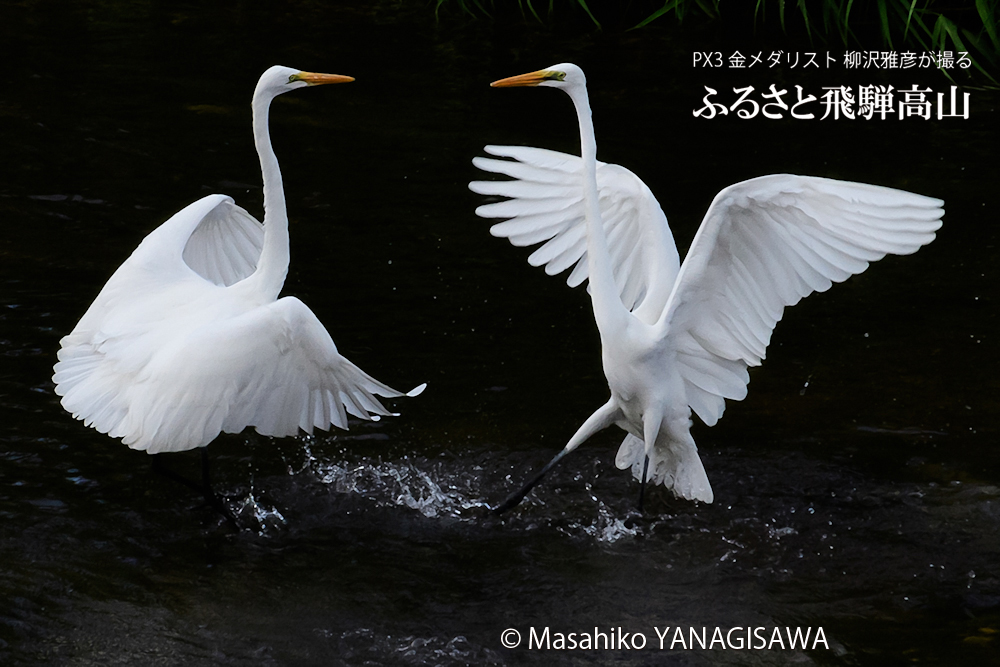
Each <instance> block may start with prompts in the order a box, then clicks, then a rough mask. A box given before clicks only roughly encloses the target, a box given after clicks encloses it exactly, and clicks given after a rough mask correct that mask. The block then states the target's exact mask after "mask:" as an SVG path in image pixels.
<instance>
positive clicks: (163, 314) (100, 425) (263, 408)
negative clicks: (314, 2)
mask: <svg viewBox="0 0 1000 667" xmlns="http://www.w3.org/2000/svg"><path fill="white" fill-rule="evenodd" d="M351 80H352V79H351V78H350V77H339V76H337V75H325V74H312V73H308V72H299V71H298V70H294V69H289V68H287V67H272V68H271V69H269V70H267V71H266V72H265V73H264V74H263V75H262V76H261V78H260V81H259V82H258V84H257V88H256V90H255V92H254V96H253V130H254V139H255V143H256V146H257V152H258V155H259V156H260V162H261V172H262V176H263V182H264V209H265V214H264V223H263V224H261V223H260V222H258V221H257V220H255V219H254V218H253V217H252V216H251V215H250V214H248V213H247V212H246V211H244V210H243V209H242V208H240V207H239V206H236V204H234V203H233V200H232V199H230V198H229V197H226V196H224V195H209V196H207V197H204V198H203V199H200V200H198V201H196V202H194V203H193V204H191V205H189V206H187V207H186V208H184V209H183V210H181V211H179V212H178V213H177V214H175V215H174V216H173V217H171V218H170V219H169V220H167V221H166V222H165V223H163V224H162V225H160V227H158V228H157V229H155V230H154V231H153V232H151V233H150V234H149V235H148V236H147V237H146V238H145V239H143V241H142V243H140V244H139V247H138V248H136V250H135V252H133V253H132V255H131V256H130V257H129V258H128V259H127V260H126V261H125V263H124V264H122V265H121V266H120V267H119V268H118V270H117V271H115V273H114V275H112V276H111V279H110V280H108V282H107V284H106V285H105V286H104V288H103V289H102V290H101V292H100V294H99V295H98V296H97V299H96V300H95V301H94V303H93V304H91V306H90V308H89V309H88V310H87V312H86V313H85V314H84V316H83V318H82V319H81V320H80V322H79V323H78V324H77V325H76V328H74V329H73V331H72V333H70V334H69V335H68V336H66V337H64V338H63V339H62V341H61V349H60V350H59V361H58V363H56V365H55V375H54V377H53V380H54V381H55V383H56V393H57V394H59V395H60V396H62V405H63V407H64V408H66V410H68V411H69V412H71V413H72V414H73V416H74V417H76V418H77V419H81V420H83V421H84V422H85V423H86V424H87V425H88V426H93V427H94V428H95V429H97V430H98V431H100V432H101V433H107V434H108V435H110V436H111V437H114V438H121V439H122V441H123V442H124V443H125V444H127V445H128V446H129V447H132V448H133V449H139V450H145V451H147V452H149V453H150V454H155V453H158V452H169V451H183V450H187V449H193V448H196V447H204V446H205V445H207V444H208V443H209V442H211V441H212V440H214V439H215V437H216V436H217V435H219V433H220V432H226V433H239V432H241V431H242V430H243V429H245V428H246V427H247V426H254V427H255V428H256V430H257V431H258V432H259V433H261V434H263V435H269V436H288V435H294V434H296V433H298V431H299V429H302V430H303V431H306V432H307V433H311V432H312V431H313V428H321V429H329V428H330V425H331V424H333V425H335V426H338V427H340V428H347V414H346V413H350V414H352V415H354V416H356V417H359V418H362V419H378V418H379V417H378V416H379V415H388V414H390V413H389V411H388V410H386V409H385V407H383V406H382V404H381V403H380V402H379V401H378V399H377V398H375V396H376V395H378V396H384V397H397V396H402V394H401V393H400V392H398V391H396V390H394V389H392V388H390V387H388V386H386V385H384V384H382V383H381V382H378V381H377V380H375V379H373V378H372V377H370V376H369V375H367V374H366V373H364V372H363V371H362V370H361V369H359V368H358V367H357V366H355V365H354V364H352V363H351V362H350V361H348V360H347V359H345V358H344V357H343V356H341V355H340V353H339V352H338V351H337V347H336V346H335V345H334V343H333V340H332V339H331V338H330V334H329V333H327V331H326V329H325V328H324V327H323V325H322V324H321V323H320V322H319V320H318V319H317V318H316V316H315V315H314V314H313V313H312V311H311V310H309V308H308V307H307V306H306V305H305V304H303V303H302V302H301V301H299V300H298V299H296V298H294V297H284V298H281V299H278V293H279V292H280V291H281V288H282V286H283V284H284V280H285V276H286V274H287V272H288V260H289V243H288V217H287V214H286V210H285V198H284V190H283V187H282V182H281V173H280V171H279V169H278V162H277V159H276V157H275V155H274V151H273V149H272V148H271V141H270V136H269V133H268V110H269V107H270V103H271V100H272V99H274V98H275V97H276V96H277V95H280V94H281V93H284V92H287V91H289V90H294V89H295V88H300V87H305V86H307V85H318V84H324V83H338V82H345V81H351ZM422 389H423V385H421V386H420V387H418V388H417V389H415V390H413V391H412V392H410V394H409V395H411V396H413V395H416V394H417V393H419V392H420V390H422Z"/></svg>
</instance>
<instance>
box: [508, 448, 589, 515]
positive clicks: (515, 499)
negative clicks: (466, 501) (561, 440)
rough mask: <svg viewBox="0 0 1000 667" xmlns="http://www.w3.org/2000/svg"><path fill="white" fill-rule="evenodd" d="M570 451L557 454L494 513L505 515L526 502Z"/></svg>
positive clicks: (565, 450) (566, 450)
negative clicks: (528, 496)
mask: <svg viewBox="0 0 1000 667" xmlns="http://www.w3.org/2000/svg"><path fill="white" fill-rule="evenodd" d="M570 451H571V450H569V449H563V450H562V451H561V452H559V453H558V454H556V455H555V456H554V457H553V458H552V460H551V461H549V462H548V463H546V464H545V467H543V468H542V469H541V470H539V471H538V474H537V475H535V476H534V477H532V478H531V481H529V482H528V483H527V484H525V485H524V486H523V487H521V489H520V490H519V491H516V492H514V493H512V494H510V495H509V496H507V500H505V501H503V502H502V503H500V505H499V506H497V507H495V508H494V509H493V512H494V513H495V514H503V513H504V512H506V511H507V510H509V509H512V508H514V507H516V506H517V504H518V503H520V502H521V501H522V500H524V497H525V496H526V495H528V492H529V491H531V490H532V489H533V488H535V486H536V485H537V484H538V483H539V482H540V481H542V478H543V477H545V473H547V472H548V471H549V470H551V469H552V467H553V466H555V464H557V463H559V461H560V460H561V459H562V457H564V456H566V454H568V453H569V452H570Z"/></svg>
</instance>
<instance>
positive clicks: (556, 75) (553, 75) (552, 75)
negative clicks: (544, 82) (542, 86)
mask: <svg viewBox="0 0 1000 667" xmlns="http://www.w3.org/2000/svg"><path fill="white" fill-rule="evenodd" d="M546 78H547V79H555V80H556V81H565V80H566V72H549V75H548V76H547V77H546Z"/></svg>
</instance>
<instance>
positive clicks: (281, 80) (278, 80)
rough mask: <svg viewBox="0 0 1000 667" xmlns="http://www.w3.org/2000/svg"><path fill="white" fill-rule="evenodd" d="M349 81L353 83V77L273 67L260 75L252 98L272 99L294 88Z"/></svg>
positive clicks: (279, 66)
mask: <svg viewBox="0 0 1000 667" xmlns="http://www.w3.org/2000/svg"><path fill="white" fill-rule="evenodd" d="M349 81H354V77H351V76H341V75H340V74H317V73H315V72H302V71H299V70H297V69H292V68H291V67H282V66H281V65H275V66H274V67H271V68H270V69H268V70H267V71H266V72H264V73H263V74H261V75H260V80H259V81H258V82H257V89H256V90H255V91H254V97H259V96H267V97H269V98H273V97H277V96H278V95H281V94H282V93H287V92H288V91H289V90H295V89H296V88H305V87H306V86H321V85H323V84H327V83H347V82H349Z"/></svg>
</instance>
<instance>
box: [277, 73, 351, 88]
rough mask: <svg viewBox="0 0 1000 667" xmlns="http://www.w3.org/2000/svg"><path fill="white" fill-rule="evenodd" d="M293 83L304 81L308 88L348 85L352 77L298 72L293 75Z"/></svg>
mask: <svg viewBox="0 0 1000 667" xmlns="http://www.w3.org/2000/svg"><path fill="white" fill-rule="evenodd" d="M292 79H293V80H295V81H305V82H306V83H308V84H309V85H310V86H322V85H323V84H326V83H350V82H351V81H354V77H353V76H341V75H340V74H317V73H316V72H299V73H298V74H293V75H292Z"/></svg>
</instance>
